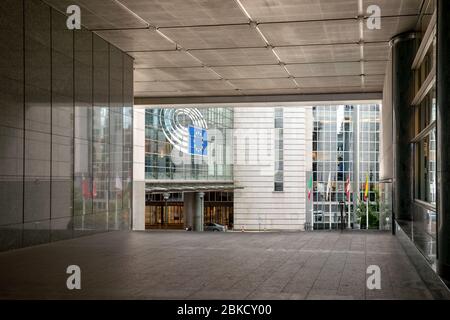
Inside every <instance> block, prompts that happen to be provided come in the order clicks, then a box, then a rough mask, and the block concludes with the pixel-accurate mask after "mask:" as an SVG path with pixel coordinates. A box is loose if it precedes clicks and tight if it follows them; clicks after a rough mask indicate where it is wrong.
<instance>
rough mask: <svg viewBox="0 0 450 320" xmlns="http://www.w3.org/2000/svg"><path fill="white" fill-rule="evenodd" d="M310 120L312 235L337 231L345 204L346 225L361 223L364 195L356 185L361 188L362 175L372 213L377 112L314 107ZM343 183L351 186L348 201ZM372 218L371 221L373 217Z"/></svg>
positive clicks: (371, 108) (360, 107) (375, 107)
mask: <svg viewBox="0 0 450 320" xmlns="http://www.w3.org/2000/svg"><path fill="white" fill-rule="evenodd" d="M313 120H314V125H313V155H312V157H313V159H312V160H313V164H312V165H313V168H312V170H313V206H314V208H313V212H314V229H329V228H336V227H337V223H338V222H339V219H340V211H341V208H340V206H341V205H340V203H341V202H345V204H346V206H345V208H344V209H345V210H344V213H345V214H347V213H348V210H349V207H348V206H350V213H351V214H350V219H351V220H350V221H351V222H354V223H358V222H361V219H358V218H359V217H361V216H362V212H360V211H361V210H362V209H361V210H360V209H359V206H360V205H361V204H362V203H363V201H362V200H363V192H364V186H363V185H362V184H361V182H362V181H363V182H362V183H363V184H365V179H366V173H367V174H368V175H369V182H370V183H369V186H370V188H369V199H370V201H371V203H372V204H373V205H374V210H375V208H377V206H376V205H375V204H376V194H377V189H378V181H379V174H378V170H379V169H378V153H379V121H380V120H379V106H378V105H355V106H351V105H332V106H315V107H313ZM358 136H359V140H358ZM347 180H348V181H349V183H350V185H351V187H350V191H351V192H350V200H348V199H347V195H346V184H347ZM373 214H374V215H375V216H376V215H377V211H374V212H373ZM355 215H356V217H355ZM364 215H365V212H364ZM370 221H371V220H369V222H370Z"/></svg>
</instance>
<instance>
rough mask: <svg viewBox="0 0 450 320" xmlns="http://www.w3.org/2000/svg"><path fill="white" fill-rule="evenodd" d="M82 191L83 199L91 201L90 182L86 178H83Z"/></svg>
mask: <svg viewBox="0 0 450 320" xmlns="http://www.w3.org/2000/svg"><path fill="white" fill-rule="evenodd" d="M81 189H82V191H83V198H84V199H89V198H90V197H91V192H90V188H89V181H88V180H87V179H86V178H85V177H84V176H83V181H82V182H81Z"/></svg>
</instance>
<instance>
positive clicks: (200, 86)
mask: <svg viewBox="0 0 450 320" xmlns="http://www.w3.org/2000/svg"><path fill="white" fill-rule="evenodd" d="M160 89H164V90H160ZM234 89H235V88H234V87H233V86H231V85H230V84H229V83H228V82H227V81H223V80H198V81H192V80H191V81H162V82H136V83H135V91H211V90H234Z"/></svg>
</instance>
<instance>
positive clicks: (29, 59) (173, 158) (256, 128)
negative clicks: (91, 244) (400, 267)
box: [0, 0, 450, 282]
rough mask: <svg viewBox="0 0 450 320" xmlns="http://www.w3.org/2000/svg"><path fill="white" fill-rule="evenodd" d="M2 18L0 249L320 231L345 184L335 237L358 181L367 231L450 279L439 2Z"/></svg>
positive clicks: (53, 6) (57, 9)
mask: <svg viewBox="0 0 450 320" xmlns="http://www.w3.org/2000/svg"><path fill="white" fill-rule="evenodd" d="M324 3H326V5H324ZM72 5H74V6H76V8H77V9H80V15H77V14H76V13H77V10H74V9H73V7H71V8H69V7H70V6H72ZM0 12H1V19H0V44H1V50H0V78H1V85H0V250H10V249H16V248H20V247H25V246H31V245H35V244H42V243H46V242H51V241H55V240H63V239H69V238H75V237H78V236H81V235H85V234H92V233H95V232H103V231H110V230H145V229H146V228H148V229H152V228H163V229H164V228H167V229H169V228H180V229H181V228H188V229H189V228H192V229H193V230H195V231H202V230H203V228H204V226H205V223H213V222H214V223H220V224H224V225H227V226H228V227H230V228H233V229H235V230H252V231H258V230H259V231H261V230H262V231H264V230H283V231H285V230H295V231H303V230H305V229H306V230H310V229H326V227H325V226H324V225H326V224H327V223H328V225H330V222H331V224H332V225H333V224H336V222H337V221H339V216H338V214H340V207H339V204H340V201H341V200H343V199H344V198H345V196H344V195H345V189H346V181H347V178H348V180H349V182H350V183H349V185H351V189H352V197H351V205H350V206H349V207H347V209H350V215H349V216H350V217H349V218H350V219H348V220H347V223H348V222H350V224H351V223H353V226H355V224H357V222H359V223H361V222H362V220H358V219H357V218H358V217H361V214H360V211H361V207H362V205H363V202H364V201H361V199H362V198H364V197H365V195H364V193H365V184H366V181H367V183H368V194H367V197H368V202H369V203H370V204H371V206H370V208H369V209H370V210H369V211H370V212H372V213H374V215H373V216H377V217H378V226H379V228H380V229H390V230H391V232H392V233H393V234H395V235H396V236H398V238H399V239H408V243H409V244H411V243H412V244H414V245H415V246H416V247H417V249H418V250H419V252H420V253H421V254H422V255H423V256H424V257H425V258H426V259H427V262H428V263H429V264H430V266H432V268H434V270H435V271H436V272H437V274H439V275H440V276H441V278H442V279H444V280H446V281H448V282H450V197H448V194H449V188H450V187H449V186H450V183H449V182H450V170H449V165H448V163H450V152H449V143H450V121H449V120H448V119H450V108H449V103H450V92H449V90H447V89H448V87H449V85H450V84H449V83H450V71H449V60H450V59H449V53H450V47H449V44H450V39H449V37H450V32H449V29H450V26H449V23H450V2H449V1H448V0H408V1H393V0H392V1H387V0H386V1H384V0H373V1H362V0H360V1H347V0H333V1H322V2H321V1H316V2H314V1H313V2H312V1H306V0H296V1H292V0H278V1H276V2H270V1H260V0H209V1H197V0H167V1H157V0H145V1H138V0H114V1H104V0H92V1H81V0H3V1H1V3H0ZM73 19H75V21H76V20H80V21H78V22H79V24H80V28H78V27H77V23H75V24H73V23H72V22H73V21H74V20H73ZM71 21H72V22H71ZM74 28H75V29H74ZM311 177H312V186H311V188H310V187H309V185H310V184H309V181H310V178H311ZM309 191H310V192H312V197H308V194H309ZM324 195H325V198H324ZM327 195H328V196H327ZM310 196H311V195H310ZM358 199H359V200H358ZM347 211H348V210H347ZM371 226H372V227H375V226H376V223H373V224H371ZM324 234H327V233H325V232H324ZM206 236H207V235H205V237H206Z"/></svg>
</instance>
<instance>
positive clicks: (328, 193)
mask: <svg viewBox="0 0 450 320" xmlns="http://www.w3.org/2000/svg"><path fill="white" fill-rule="evenodd" d="M330 191H331V172H330V173H328V183H327V196H326V198H325V199H326V200H329V198H328V197H329V195H330ZM330 198H331V197H330Z"/></svg>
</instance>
